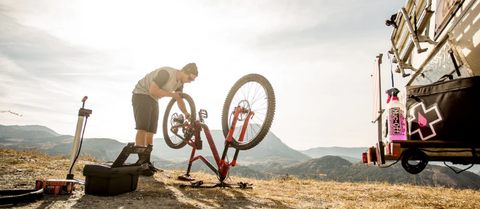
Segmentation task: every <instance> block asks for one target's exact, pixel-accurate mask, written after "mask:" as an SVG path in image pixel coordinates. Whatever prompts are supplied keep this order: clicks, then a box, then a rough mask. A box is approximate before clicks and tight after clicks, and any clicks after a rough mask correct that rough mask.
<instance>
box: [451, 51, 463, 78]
mask: <svg viewBox="0 0 480 209" xmlns="http://www.w3.org/2000/svg"><path fill="white" fill-rule="evenodd" d="M448 53H449V54H450V58H452V62H453V67H455V72H457V76H458V77H460V76H461V74H460V70H459V68H458V64H457V60H456V59H455V56H454V55H453V51H452V49H450V50H448Z"/></svg>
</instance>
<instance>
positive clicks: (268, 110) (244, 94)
mask: <svg viewBox="0 0 480 209" xmlns="http://www.w3.org/2000/svg"><path fill="white" fill-rule="evenodd" d="M237 107H242V108H243V110H244V111H243V112H242V113H240V115H239V117H238V118H237V123H236V126H235V129H234V132H233V137H232V142H231V144H232V146H233V147H235V148H236V149H239V150H248V149H251V148H253V147H255V146H256V145H257V144H258V143H260V142H261V141H262V140H263V138H265V136H266V135H267V133H268V131H269V130H270V126H271V125H272V121H273V116H274V114H275V94H274V92H273V88H272V85H271V84H270V82H269V81H268V80H267V79H266V78H265V77H263V76H261V75H259V74H249V75H246V76H243V77H242V78H240V79H239V80H238V81H237V82H236V83H235V84H234V85H233V87H232V89H230V92H229V93H228V95H227V98H226V100H225V103H224V105H223V111H222V130H223V134H224V136H225V137H227V136H228V134H229V130H230V128H231V126H232V121H233V120H234V118H233V116H234V113H235V109H236V108H237ZM250 112H253V116H251V117H250V119H249V120H247V116H248V115H249V113H250ZM247 121H248V124H247ZM243 126H247V128H246V131H245V133H244V135H243V140H241V141H240V140H239V139H240V137H241V134H242V128H243Z"/></svg>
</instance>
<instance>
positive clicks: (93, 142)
mask: <svg viewBox="0 0 480 209" xmlns="http://www.w3.org/2000/svg"><path fill="white" fill-rule="evenodd" d="M211 133H212V137H213V139H214V143H215V146H216V147H217V149H218V150H219V154H220V155H221V154H222V151H223V149H224V137H223V134H222V131H220V130H211ZM202 139H203V141H204V142H203V143H204V145H203V149H202V150H197V151H196V155H202V156H205V157H206V159H207V160H209V161H210V162H212V163H213V162H214V160H213V157H212V156H213V155H212V154H211V153H212V152H211V151H210V149H209V146H208V143H207V141H206V137H205V136H202ZM125 145H126V143H122V142H119V141H116V140H114V139H107V138H88V139H84V140H83V142H82V145H81V154H82V155H90V156H92V157H95V158H97V159H99V160H103V161H113V160H115V159H116V158H117V156H118V155H119V153H120V151H121V150H122V149H123V147H124V146H125ZM72 146H73V136H69V135H60V134H57V133H56V132H55V131H53V130H51V129H49V128H47V127H44V126H38V125H30V126H4V125H0V147H3V148H10V149H30V150H35V151H37V152H39V153H45V154H48V155H66V156H70V154H71V152H72ZM366 149H367V148H366V147H365V148H361V147H357V148H345V147H329V148H325V147H320V148H312V149H309V150H303V151H299V150H294V149H292V148H290V147H288V146H287V145H285V144H284V143H283V142H282V141H281V140H280V139H279V138H278V137H277V136H275V135H274V134H273V133H271V132H269V133H268V134H267V136H266V137H265V138H264V139H263V141H262V142H261V143H260V144H259V145H257V146H256V147H254V148H252V149H250V150H245V151H240V153H239V156H238V159H237V165H236V166H235V167H233V168H231V169H230V174H231V175H237V176H245V177H255V178H257V179H271V178H279V177H282V176H285V175H288V176H292V175H293V176H296V177H297V178H302V179H314V180H326V181H349V182H364V181H378V182H389V183H410V184H417V185H429V186H445V187H455V188H474V189H480V176H479V175H476V174H474V173H472V172H469V171H465V172H462V173H460V174H456V173H455V172H453V171H452V170H450V169H448V168H447V167H444V166H437V165H428V166H427V168H426V169H425V170H424V171H423V172H421V173H420V174H418V175H411V174H409V173H407V172H406V171H404V170H403V168H402V167H401V166H400V165H393V166H391V167H390V168H387V169H382V168H379V167H377V166H365V165H364V164H363V163H361V162H360V156H361V153H362V152H364V151H365V150H366ZM191 151H192V148H191V147H189V146H188V145H187V146H185V147H184V148H181V149H171V148H169V147H168V146H167V145H166V143H165V142H164V140H163V139H161V138H156V139H154V149H153V151H152V161H154V163H155V165H156V166H158V167H161V168H163V169H186V167H187V165H188V160H189V157H190V154H191ZM233 152H234V149H229V152H228V155H227V156H228V158H227V160H232V158H233ZM136 159H138V157H137V156H130V157H129V160H130V162H133V161H136ZM213 164H214V163H213ZM195 170H205V171H208V170H209V168H208V167H206V166H205V165H204V163H202V162H200V161H198V162H194V163H193V166H192V171H195Z"/></svg>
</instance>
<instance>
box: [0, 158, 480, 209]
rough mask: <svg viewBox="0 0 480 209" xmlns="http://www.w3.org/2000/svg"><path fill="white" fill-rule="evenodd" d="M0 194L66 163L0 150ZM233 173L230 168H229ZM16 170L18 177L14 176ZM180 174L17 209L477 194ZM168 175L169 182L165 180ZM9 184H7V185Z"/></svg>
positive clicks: (409, 203)
mask: <svg viewBox="0 0 480 209" xmlns="http://www.w3.org/2000/svg"><path fill="white" fill-rule="evenodd" d="M0 153H1V154H0V182H4V183H5V182H8V184H7V183H5V184H3V185H1V187H0V189H13V188H8V187H6V186H7V185H10V186H11V187H16V188H22V187H23V188H26V187H29V188H31V187H33V184H34V181H35V180H36V179H41V178H47V179H48V178H51V179H55V178H65V175H66V173H67V171H66V170H67V169H68V166H69V159H66V158H62V157H50V156H45V155H38V154H35V153H32V152H19V151H15V150H6V149H0ZM86 163H98V161H96V160H95V159H91V158H90V159H89V158H81V159H80V160H79V161H78V163H77V165H76V167H75V177H76V179H80V180H84V176H83V175H82V170H83V166H84V165H85V164H86ZM232 169H235V168H232ZM19 171H20V172H19ZM183 173H184V171H180V170H168V171H165V172H164V173H156V174H155V175H154V176H153V177H143V176H140V177H139V180H138V187H137V190H136V191H133V192H128V193H124V194H120V195H116V196H110V197H98V196H93V195H84V192H83V186H77V190H76V191H75V193H74V194H73V195H70V196H68V195H67V196H62V195H58V196H53V195H46V196H45V197H44V198H43V199H42V200H39V201H37V202H34V203H29V204H22V205H18V206H19V207H20V208H478V207H479V205H480V193H479V191H476V190H469V189H467V190H457V189H450V188H434V187H424V186H412V185H390V184H387V183H338V182H320V181H313V180H299V179H297V178H295V177H294V176H293V177H288V178H284V177H280V178H278V179H275V180H271V181H262V180H255V179H246V178H238V177H233V176H232V177H230V178H229V179H228V182H227V183H233V184H234V183H236V182H249V183H253V189H236V188H235V189H234V188H213V189H203V188H180V185H181V184H189V183H188V182H183V181H179V180H177V179H176V177H177V176H178V175H181V174H183ZM210 173H211V172H210V171H206V172H193V173H192V176H194V177H196V178H197V180H202V181H204V182H218V180H217V179H216V177H215V176H214V175H211V174H210ZM168 176H171V177H168ZM10 183H11V184H10Z"/></svg>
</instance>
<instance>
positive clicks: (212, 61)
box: [0, 0, 405, 150]
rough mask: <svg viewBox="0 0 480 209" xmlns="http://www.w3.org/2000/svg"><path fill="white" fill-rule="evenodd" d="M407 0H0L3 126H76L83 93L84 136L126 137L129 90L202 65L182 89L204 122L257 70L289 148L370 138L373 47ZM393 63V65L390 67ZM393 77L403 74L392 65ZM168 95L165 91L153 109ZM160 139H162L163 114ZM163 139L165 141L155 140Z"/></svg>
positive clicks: (277, 130)
mask: <svg viewBox="0 0 480 209" xmlns="http://www.w3.org/2000/svg"><path fill="white" fill-rule="evenodd" d="M404 4H405V1H403V0H338V1H327V0H302V1H300V0H297V1H295V0H271V1H270V0H245V1H213V0H199V1H186V0H179V1H119V0H115V1H98V0H95V1H93V0H72V1H61V0H48V1H46V0H36V1H25V0H15V1H7V0H0V31H1V32H0V124H1V125H42V126H46V127H48V128H51V129H52V130H54V131H55V132H57V133H59V134H65V135H74V134H75V129H76V125H77V119H78V116H77V115H78V110H79V108H80V107H81V106H82V102H81V100H82V98H83V97H84V96H88V100H87V101H86V103H85V108H87V109H91V110H92V111H93V113H92V115H91V116H90V117H89V118H88V123H87V125H86V130H85V138H111V139H116V140H118V141H121V142H133V141H134V138H135V134H136V130H135V129H134V127H135V124H134V119H133V110H132V106H131V97H132V93H131V92H132V90H133V88H134V86H135V84H136V83H137V82H138V80H140V79H141V78H142V77H143V76H145V75H146V74H148V73H149V72H151V71H153V70H155V69H157V68H159V67H164V66H170V67H174V68H177V69H181V68H182V67H183V66H184V65H186V64H187V63H190V62H195V63H196V64H197V66H198V70H199V75H198V78H197V79H196V80H195V81H194V82H192V83H190V84H186V85H185V87H184V92H186V93H188V94H189V95H190V96H191V97H192V98H193V99H194V101H195V105H196V107H197V109H206V110H207V111H208V114H209V118H208V119H206V123H207V125H208V126H209V128H210V129H211V130H214V129H221V111H222V107H223V102H224V100H225V98H226V96H227V93H228V91H229V90H230V88H231V87H232V86H233V84H234V83H235V81H237V80H238V79H239V78H241V77H242V76H244V75H247V74H250V73H258V74H261V75H263V76H265V77H266V78H267V79H268V80H269V81H270V83H271V84H272V86H273V89H274V91H275V96H276V111H275V117H274V121H273V124H272V127H271V131H272V132H273V133H274V134H275V135H276V136H277V137H278V138H280V139H281V140H282V141H283V142H284V143H285V144H286V145H287V146H289V147H291V148H293V149H297V150H306V149H309V148H314V147H331V146H341V147H366V146H373V145H374V144H375V143H376V140H377V124H374V123H372V109H373V108H372V105H373V98H372V78H371V74H372V71H373V69H374V66H375V59H376V58H375V57H376V56H377V55H378V54H380V53H382V54H384V58H383V64H382V67H381V70H382V75H383V76H387V79H385V81H384V83H382V84H383V85H385V83H388V82H389V80H388V79H389V78H388V76H390V74H389V73H390V68H391V67H392V66H391V64H390V63H389V60H388V58H387V54H388V53H387V51H388V50H389V49H390V40H389V39H390V34H391V30H392V28H391V27H388V26H386V25H385V20H387V19H389V18H390V16H391V15H392V14H394V13H397V12H398V10H399V9H400V8H401V7H402V6H404ZM393 69H395V66H393ZM395 79H396V80H402V78H401V76H400V75H399V74H395ZM169 100H170V99H169V98H164V99H161V100H160V102H159V104H160V118H163V112H164V110H165V106H166V104H167V103H168V101H169ZM159 125H160V126H159V129H158V133H157V135H156V136H155V137H156V138H157V137H158V138H161V137H162V136H163V134H162V133H161V128H160V127H161V121H160V122H159ZM160 146H166V145H160Z"/></svg>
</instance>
